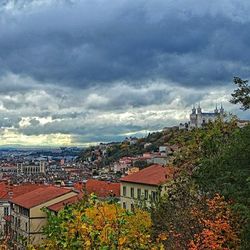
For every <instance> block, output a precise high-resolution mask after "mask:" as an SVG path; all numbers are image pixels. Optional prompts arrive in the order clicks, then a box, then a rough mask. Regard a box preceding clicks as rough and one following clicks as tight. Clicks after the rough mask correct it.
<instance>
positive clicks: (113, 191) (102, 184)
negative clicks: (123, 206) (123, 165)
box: [85, 179, 120, 199]
mask: <svg viewBox="0 0 250 250" xmlns="http://www.w3.org/2000/svg"><path fill="white" fill-rule="evenodd" d="M85 185H86V186H85V189H86V193H87V194H91V193H94V194H96V195H97V196H98V197H99V198H103V199H106V198H109V197H116V198H119V197H120V183H113V182H107V181H99V180H93V179H89V180H87V182H86V184H85Z"/></svg>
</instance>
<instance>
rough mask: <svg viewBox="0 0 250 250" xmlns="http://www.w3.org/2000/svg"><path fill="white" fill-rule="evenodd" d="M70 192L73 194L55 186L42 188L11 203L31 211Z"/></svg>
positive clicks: (68, 190)
mask: <svg viewBox="0 0 250 250" xmlns="http://www.w3.org/2000/svg"><path fill="white" fill-rule="evenodd" d="M70 192H72V190H70V189H67V188H60V187H54V186H48V187H42V188H38V189H36V190H34V191H31V192H29V193H26V194H23V195H20V196H18V197H16V198H14V199H13V200H12V201H11V202H12V203H14V204H17V205H19V206H22V207H25V208H28V209H29V208H32V207H35V206H38V205H40V204H43V203H45V202H47V201H50V200H52V199H55V198H57V197H59V196H61V195H64V194H67V193H70Z"/></svg>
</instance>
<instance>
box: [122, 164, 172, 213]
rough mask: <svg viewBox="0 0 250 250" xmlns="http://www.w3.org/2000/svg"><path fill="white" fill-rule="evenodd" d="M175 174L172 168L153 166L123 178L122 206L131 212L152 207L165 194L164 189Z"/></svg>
mask: <svg viewBox="0 0 250 250" xmlns="http://www.w3.org/2000/svg"><path fill="white" fill-rule="evenodd" d="M173 174H174V169H173V168H171V167H163V166H161V165H152V166H150V167H147V168H145V169H142V170H141V171H139V172H136V173H134V174H131V175H128V176H125V177H123V178H121V179H120V181H121V190H120V192H121V206H122V207H123V208H125V209H127V210H129V211H133V209H134V207H135V206H147V207H149V206H151V204H152V203H154V202H156V201H157V199H158V198H159V196H160V195H162V194H163V193H164V191H165V189H164V188H162V187H163V186H164V184H165V183H166V182H167V181H168V180H170V179H171V178H172V176H173Z"/></svg>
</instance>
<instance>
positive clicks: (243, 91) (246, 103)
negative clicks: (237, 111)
mask: <svg viewBox="0 0 250 250" xmlns="http://www.w3.org/2000/svg"><path fill="white" fill-rule="evenodd" d="M233 81H234V84H236V85H237V86H238V89H236V90H234V93H233V94H231V95H232V97H233V98H232V99H231V100H230V102H231V103H233V104H237V103H240V104H241V109H243V110H247V109H249V108H250V86H249V85H248V84H247V83H248V80H242V79H241V78H239V77H234V80H233Z"/></svg>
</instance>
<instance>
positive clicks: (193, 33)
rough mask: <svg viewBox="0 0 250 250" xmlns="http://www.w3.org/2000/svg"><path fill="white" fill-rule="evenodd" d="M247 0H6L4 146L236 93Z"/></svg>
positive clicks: (99, 130) (154, 116) (142, 124)
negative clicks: (235, 79)
mask: <svg viewBox="0 0 250 250" xmlns="http://www.w3.org/2000/svg"><path fill="white" fill-rule="evenodd" d="M249 13H250V1H249V0H241V1H238V0H221V1H216V0H210V1H207V0H199V1H198V0H185V1H183V0H175V1H173V0H154V1H146V0H137V1H129V0H120V1H117V0H15V1H14V0H4V1H0V146H3V145H9V146H11V145H25V146H29V147H31V146H74V145H81V146H86V145H90V144H93V143H97V142H108V141H119V140H122V139H123V138H124V137H126V136H130V135H132V136H133V135H136V136H145V135H146V134H147V133H148V131H155V130H159V129H162V128H163V127H166V126H172V125H178V124H179V123H180V122H185V121H187V120H188V119H189V114H190V111H191V108H192V105H193V104H198V103H200V104H201V107H202V108H203V109H204V110H205V111H213V110H214V108H215V105H216V103H217V104H218V105H220V104H221V103H222V104H223V106H224V108H225V110H226V111H227V112H232V113H234V114H236V115H238V116H239V117H240V118H242V119H250V114H249V111H245V112H243V111H241V110H240V107H239V106H238V105H233V104H230V103H229V99H230V94H231V93H232V91H233V90H234V89H235V86H234V85H233V83H232V81H233V77H234V76H239V77H241V78H243V79H249V80H250V43H249V40H250V32H249V31H250V16H249Z"/></svg>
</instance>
